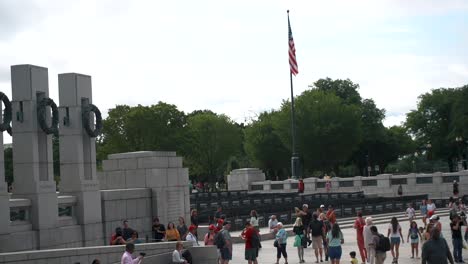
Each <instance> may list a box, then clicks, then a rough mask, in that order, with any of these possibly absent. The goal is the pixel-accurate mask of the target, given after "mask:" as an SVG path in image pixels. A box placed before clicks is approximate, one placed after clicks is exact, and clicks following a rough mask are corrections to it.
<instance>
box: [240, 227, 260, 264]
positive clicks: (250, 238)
mask: <svg viewBox="0 0 468 264" xmlns="http://www.w3.org/2000/svg"><path fill="white" fill-rule="evenodd" d="M241 237H242V239H244V241H245V260H247V263H248V264H257V263H258V262H257V258H258V248H259V246H260V235H259V233H258V231H257V230H256V229H255V228H254V226H253V225H252V224H251V223H250V222H246V223H245V229H244V231H243V232H242V234H241Z"/></svg>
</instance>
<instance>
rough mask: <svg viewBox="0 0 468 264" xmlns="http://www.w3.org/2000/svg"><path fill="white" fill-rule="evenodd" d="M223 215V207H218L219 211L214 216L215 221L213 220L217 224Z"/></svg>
mask: <svg viewBox="0 0 468 264" xmlns="http://www.w3.org/2000/svg"><path fill="white" fill-rule="evenodd" d="M222 214H223V207H221V206H218V209H217V210H216V212H215V214H214V219H213V220H214V222H215V223H216V222H217V221H218V219H220V218H221V215H222Z"/></svg>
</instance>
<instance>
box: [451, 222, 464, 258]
mask: <svg viewBox="0 0 468 264" xmlns="http://www.w3.org/2000/svg"><path fill="white" fill-rule="evenodd" d="M463 225H465V223H463V220H462V219H461V218H460V216H458V215H457V216H455V217H453V219H452V223H450V230H452V243H453V258H454V260H455V262H459V263H463V256H462V249H463V239H462V234H461V230H462V226H463Z"/></svg>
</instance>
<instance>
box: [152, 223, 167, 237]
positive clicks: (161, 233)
mask: <svg viewBox="0 0 468 264" xmlns="http://www.w3.org/2000/svg"><path fill="white" fill-rule="evenodd" d="M164 237H166V228H165V227H164V225H163V224H161V223H160V222H159V218H158V217H155V218H154V219H153V239H154V241H155V242H161V241H163V240H164Z"/></svg>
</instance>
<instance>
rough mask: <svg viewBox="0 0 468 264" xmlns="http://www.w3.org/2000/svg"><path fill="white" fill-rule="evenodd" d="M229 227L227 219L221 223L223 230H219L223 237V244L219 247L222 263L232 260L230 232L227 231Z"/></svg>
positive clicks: (225, 263)
mask: <svg viewBox="0 0 468 264" xmlns="http://www.w3.org/2000/svg"><path fill="white" fill-rule="evenodd" d="M230 229H231V223H230V222H229V221H225V222H224V223H223V230H221V235H222V237H223V239H224V246H223V247H222V248H220V253H221V263H222V264H228V263H229V261H230V260H232V239H231V233H229V230H230Z"/></svg>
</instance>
